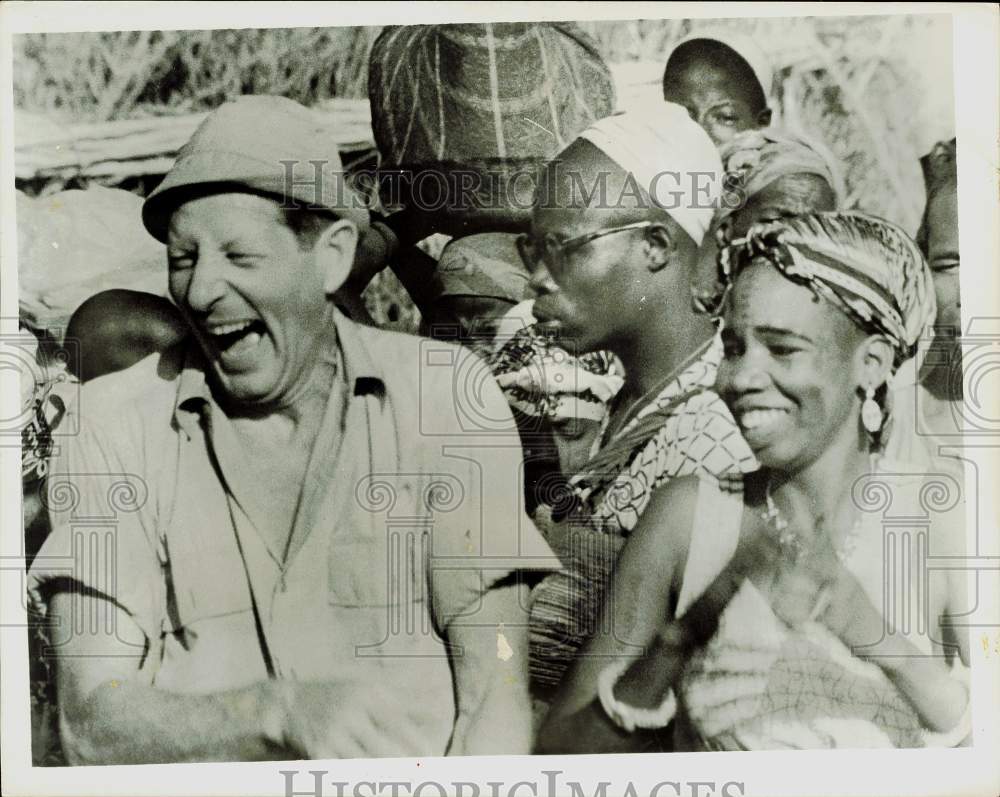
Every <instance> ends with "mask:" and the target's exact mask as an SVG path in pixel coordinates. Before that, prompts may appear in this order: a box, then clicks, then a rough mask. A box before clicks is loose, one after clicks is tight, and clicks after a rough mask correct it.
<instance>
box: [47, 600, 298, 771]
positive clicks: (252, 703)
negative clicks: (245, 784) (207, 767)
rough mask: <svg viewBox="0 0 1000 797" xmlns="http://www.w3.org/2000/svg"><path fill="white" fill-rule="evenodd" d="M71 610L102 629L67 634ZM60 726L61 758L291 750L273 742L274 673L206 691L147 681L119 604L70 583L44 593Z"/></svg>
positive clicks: (131, 759) (256, 756)
mask: <svg viewBox="0 0 1000 797" xmlns="http://www.w3.org/2000/svg"><path fill="white" fill-rule="evenodd" d="M74 612H76V613H77V614H78V615H79V614H80V613H82V616H83V617H87V618H93V619H95V620H96V621H97V622H96V623H95V624H94V625H91V628H98V629H107V628H110V629H113V631H112V632H111V633H97V634H90V633H86V634H79V633H77V634H69V633H66V632H65V631H60V630H59V629H68V628H69V627H70V626H71V619H70V618H71V617H72V615H73V613H74ZM49 616H50V617H52V618H53V620H54V621H55V623H56V625H55V627H56V628H57V630H56V631H54V632H53V639H52V642H53V646H54V651H55V672H56V693H57V696H58V697H57V700H58V708H59V724H60V736H61V739H62V745H63V749H64V751H65V754H66V757H67V759H68V760H69V762H70V763H71V764H129V763H158V762H163V763H173V762H182V761H188V762H192V761H252V760H274V759H285V758H292V757H295V756H293V755H291V754H290V753H289V752H286V751H285V749H284V747H283V746H282V744H281V737H282V730H283V724H284V723H283V710H282V701H281V695H280V694H279V693H278V689H277V688H276V686H275V684H274V682H261V683H258V684H254V685H252V686H250V687H246V688H243V689H237V690H232V691H228V692H220V693H213V694H177V693H171V692H167V691H164V690H161V689H157V688H156V687H154V686H153V685H152V684H151V683H149V678H148V676H145V675H144V674H143V673H142V671H141V670H140V669H139V658H138V657H137V655H136V651H137V650H142V649H143V648H145V649H146V650H147V651H148V640H146V639H145V636H144V634H143V633H142V631H141V630H140V629H139V626H138V625H137V624H136V623H135V621H134V620H133V619H132V618H131V617H130V616H129V614H128V612H126V611H125V610H124V609H122V608H120V607H118V606H116V605H115V604H114V603H113V602H112V601H110V600H108V599H106V598H102V597H98V596H96V595H81V594H79V592H75V593H74V592H60V593H58V594H56V595H54V596H53V597H52V598H51V602H50V605H49Z"/></svg>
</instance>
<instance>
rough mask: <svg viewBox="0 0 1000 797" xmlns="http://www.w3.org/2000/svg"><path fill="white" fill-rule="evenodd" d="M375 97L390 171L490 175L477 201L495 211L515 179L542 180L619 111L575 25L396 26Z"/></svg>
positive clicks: (385, 47)
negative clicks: (571, 147)
mask: <svg viewBox="0 0 1000 797" xmlns="http://www.w3.org/2000/svg"><path fill="white" fill-rule="evenodd" d="M368 92H369V98H370V101H371V108H372V129H373V131H374V134H375V143H376V145H377V146H378V150H379V152H380V153H381V156H382V164H381V166H382V169H383V170H386V169H388V170H394V169H401V170H413V171H420V170H425V169H440V170H442V171H450V170H455V169H470V170H475V171H478V172H479V173H481V174H488V175H490V178H489V179H488V181H487V185H488V186H489V188H488V189H484V190H480V191H478V192H476V193H477V194H478V195H479V200H480V201H483V202H490V203H491V204H490V205H489V207H491V208H495V207H496V205H497V204H500V205H503V204H504V203H505V202H508V203H509V200H510V197H509V194H510V191H508V190H506V182H505V181H506V180H507V179H510V178H511V175H512V174H514V173H515V172H518V173H522V174H523V173H524V172H528V173H531V174H536V173H537V170H538V169H539V168H540V167H541V165H542V164H543V163H544V162H545V161H546V160H548V159H550V158H551V157H552V156H553V155H555V154H556V153H557V152H559V151H560V150H561V149H563V148H564V147H565V146H566V145H567V144H569V143H570V142H571V141H572V140H573V139H574V138H575V137H576V135H577V134H578V133H579V132H580V131H581V130H583V129H584V128H585V127H586V126H587V125H589V124H590V123H592V122H593V121H594V120H595V119H600V118H601V117H604V116H607V115H608V114H610V113H611V112H612V111H614V108H615V89H614V82H613V80H612V77H611V72H610V71H609V69H608V67H607V65H606V64H605V63H604V61H603V60H602V59H601V56H600V55H599V54H598V51H597V47H596V45H595V44H594V42H593V41H591V40H590V38H589V37H588V36H587V35H586V34H585V33H583V31H581V30H580V29H579V28H578V27H577V26H575V25H573V24H570V23H533V24H527V23H503V24H501V23H485V24H478V25H407V26H389V27H387V28H385V30H384V31H383V32H382V33H381V34H380V36H379V37H378V39H377V40H376V41H375V43H374V45H373V47H372V51H371V57H370V61H369V74H368ZM522 182H527V180H523V181H522ZM426 190H427V193H428V194H430V193H433V192H431V191H430V189H426ZM449 204H451V203H450V202H446V203H444V205H445V207H447V206H448V205H449Z"/></svg>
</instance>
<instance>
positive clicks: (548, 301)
mask: <svg viewBox="0 0 1000 797" xmlns="http://www.w3.org/2000/svg"><path fill="white" fill-rule="evenodd" d="M721 176H722V164H721V161H720V159H719V155H718V153H717V151H716V149H715V146H714V145H713V143H712V141H711V139H710V138H709V137H708V135H707V134H706V133H705V131H704V130H703V129H702V128H701V127H700V126H699V125H698V124H696V123H695V122H694V121H692V119H691V118H690V116H689V115H688V113H687V112H686V111H685V109H683V108H681V107H680V106H677V105H674V104H671V103H663V104H662V105H659V106H656V107H650V108H646V109H643V110H642V111H641V112H635V113H626V114H619V115H616V116H612V117H608V118H606V119H602V120H600V121H598V122H596V123H595V124H594V125H592V126H591V127H590V128H588V129H587V130H586V131H584V132H583V133H582V134H581V135H580V136H579V138H578V139H577V140H576V141H574V142H573V143H572V144H570V145H569V146H568V147H567V148H566V149H565V150H564V151H563V152H562V154H561V155H560V156H558V157H557V158H556V160H554V161H553V162H552V163H551V164H549V167H548V170H547V173H546V176H545V180H544V181H543V183H542V185H541V187H540V190H539V194H538V196H537V197H536V203H535V209H534V213H533V216H532V229H531V233H530V234H528V235H526V236H523V237H522V238H521V240H520V242H519V244H520V247H521V253H522V256H523V257H524V259H525V262H526V264H527V265H528V267H529V269H530V270H531V272H532V285H533V286H534V288H535V290H536V292H537V293H538V294H539V298H538V299H537V300H536V302H535V305H534V315H535V317H536V318H538V319H539V320H540V322H541V323H542V324H543V326H544V327H546V328H548V331H550V332H551V333H552V334H553V335H554V336H555V338H556V340H557V342H558V343H559V344H560V345H561V346H562V347H563V348H565V349H566V350H567V351H569V352H570V353H572V354H574V355H582V354H585V353H587V352H593V351H598V350H609V351H610V352H612V353H613V354H615V355H616V356H617V357H618V358H619V360H620V361H621V363H622V365H623V366H624V371H625V383H624V385H623V387H622V388H621V390H619V391H618V392H617V394H616V396H615V398H614V399H613V401H612V402H611V403H610V404H609V408H608V412H607V413H606V414H605V416H604V418H603V420H602V426H601V431H600V434H599V437H598V440H597V442H596V445H595V449H594V453H593V455H592V457H591V459H590V461H589V462H588V463H587V464H586V465H585V466H584V467H583V468H582V470H581V472H579V473H576V474H573V475H572V477H571V479H570V483H571V485H572V487H573V493H574V495H573V500H572V501H570V502H568V503H569V504H570V505H569V506H560V507H557V508H553V509H552V510H550V511H549V512H548V515H546V510H547V508H546V507H544V506H543V507H541V508H540V509H539V511H538V513H537V515H536V522H538V524H539V525H540V526H541V527H542V528H543V530H546V529H547V530H548V534H549V539H550V542H552V543H553V544H554V546H555V547H556V549H557V552H559V553H560V555H561V556H562V558H563V561H564V564H565V565H566V569H565V571H564V572H562V573H559V574H555V575H554V576H551V577H549V578H547V579H546V580H545V581H544V582H543V583H542V584H541V585H540V586H539V587H538V589H537V590H536V593H535V596H534V600H533V608H532V668H533V676H534V678H535V686H536V695H537V696H539V697H540V698H541V699H543V700H545V699H547V698H548V697H549V695H550V693H549V692H548V691H547V690H549V689H551V688H552V687H554V686H555V685H557V684H558V682H559V680H560V679H561V677H562V675H563V673H564V672H565V671H566V668H567V667H568V666H569V664H570V663H571V660H572V657H573V656H574V655H575V653H576V651H577V650H578V649H579V646H580V645H581V644H582V642H583V641H584V639H586V637H587V636H590V635H591V634H592V633H593V632H594V628H593V621H594V620H595V619H596V616H595V613H596V608H597V607H598V606H599V605H600V601H601V597H602V595H603V593H604V591H605V589H606V588H607V584H608V581H609V579H610V575H611V574H610V571H611V568H612V565H613V563H614V560H615V558H616V556H617V554H618V552H619V550H620V549H621V547H622V545H623V544H624V543H625V541H626V539H627V538H628V536H629V535H630V534H632V533H633V532H635V531H636V530H638V529H640V528H641V526H642V517H643V513H644V512H645V510H646V508H647V506H649V505H650V502H651V501H652V502H655V501H656V494H657V489H658V488H659V487H661V486H662V485H663V484H664V483H666V482H667V481H668V480H669V479H671V478H673V477H675V476H678V475H684V474H690V473H701V474H705V475H710V476H716V477H720V476H723V475H724V474H730V473H739V472H743V471H747V470H752V469H753V468H754V467H755V466H756V463H755V462H754V459H753V456H752V455H751V453H750V450H749V448H748V447H747V446H746V443H745V442H744V441H743V439H742V438H741V436H740V434H739V431H738V430H737V428H736V425H735V423H734V422H733V419H732V417H731V415H730V414H729V411H728V410H727V409H726V408H725V406H724V405H723V404H722V402H721V401H720V400H719V398H718V396H716V394H715V393H714V392H713V391H712V389H711V388H712V385H713V384H714V381H715V374H716V370H717V368H718V365H719V361H720V358H721V354H722V348H721V343H720V341H719V339H718V337H717V335H716V330H715V327H714V325H713V323H712V322H711V321H709V320H708V319H706V318H705V317H704V316H701V315H698V314H696V313H695V312H694V310H693V308H692V303H691V281H692V278H693V277H694V274H695V270H696V268H697V255H698V247H699V245H700V243H701V239H702V237H703V236H704V235H705V233H706V231H707V230H708V227H709V225H710V223H711V220H712V216H713V213H714V210H715V206H716V205H717V200H718V197H719V195H720V192H721ZM581 551H586V554H581V553H580V552H581Z"/></svg>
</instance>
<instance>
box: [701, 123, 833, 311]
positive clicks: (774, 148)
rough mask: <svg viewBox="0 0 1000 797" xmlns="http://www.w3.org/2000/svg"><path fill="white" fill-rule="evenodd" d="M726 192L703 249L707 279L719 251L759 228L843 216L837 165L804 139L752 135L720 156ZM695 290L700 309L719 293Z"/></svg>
mask: <svg viewBox="0 0 1000 797" xmlns="http://www.w3.org/2000/svg"><path fill="white" fill-rule="evenodd" d="M720 154H721V156H722V164H723V168H724V169H725V172H726V177H725V182H726V192H725V193H724V194H723V196H722V201H721V204H720V207H719V210H718V211H717V213H716V215H715V219H714V221H713V229H714V235H711V236H706V238H705V242H704V243H703V245H702V251H701V255H700V257H701V263H702V264H703V265H704V268H703V270H702V273H709V272H714V269H715V263H716V261H717V259H718V255H719V251H720V250H721V249H723V248H725V247H726V246H727V245H728V244H729V243H730V242H731V241H733V240H736V239H739V238H742V237H743V236H745V235H746V232H747V230H748V229H750V227H751V226H752V225H754V224H756V223H759V222H765V221H779V220H781V219H788V218H792V217H793V216H798V215H800V214H802V213H815V212H819V211H833V210H840V209H841V208H842V207H843V204H844V200H845V195H846V191H845V188H844V181H843V178H842V176H841V173H840V168H839V166H838V165H837V162H836V159H835V158H834V157H833V156H832V155H831V154H830V152H828V151H827V149H826V148H825V147H824V146H823V145H822V144H819V143H818V142H816V141H813V140H811V139H809V138H806V137H805V136H801V135H799V134H797V133H793V132H791V131H788V130H782V129H780V128H776V127H769V128H766V129H763V130H747V131H746V132H743V133H740V134H739V135H737V136H736V137H735V138H733V139H732V140H730V141H728V142H726V143H725V144H724V145H723V146H722V148H721V150H720ZM716 290H717V288H716V287H714V286H713V287H712V288H710V289H709V290H708V291H707V292H706V291H702V290H696V293H695V300H696V303H701V304H704V303H705V301H706V299H707V298H711V297H712V296H713V295H714V294H715V293H716Z"/></svg>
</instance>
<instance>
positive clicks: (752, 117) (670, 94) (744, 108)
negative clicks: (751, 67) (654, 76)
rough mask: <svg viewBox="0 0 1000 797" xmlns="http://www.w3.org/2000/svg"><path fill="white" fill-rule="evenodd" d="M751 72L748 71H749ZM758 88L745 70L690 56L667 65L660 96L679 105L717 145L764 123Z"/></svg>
mask: <svg viewBox="0 0 1000 797" xmlns="http://www.w3.org/2000/svg"><path fill="white" fill-rule="evenodd" d="M751 75H752V73H751ZM759 93H760V92H759V89H758V87H757V86H756V81H755V79H754V78H752V77H751V76H750V75H748V74H747V70H746V69H739V68H735V67H727V66H724V65H723V64H720V63H713V62H712V61H710V60H708V59H698V58H690V59H685V60H683V61H682V62H681V63H680V64H679V65H677V66H671V65H668V68H667V71H666V73H665V74H664V76H663V98H664V99H665V100H667V101H668V102H673V103H676V104H678V105H682V106H683V107H685V108H686V109H687V111H688V113H689V114H690V115H691V118H692V119H694V121H696V122H697V123H698V124H699V125H701V127H702V128H703V129H704V130H705V132H706V133H708V135H709V137H710V138H711V139H712V141H714V142H715V144H716V146H721V145H722V144H723V143H725V142H726V141H729V140H730V139H731V138H733V137H734V136H735V135H736V134H737V133H741V132H743V131H744V130H755V129H757V128H759V127H764V126H766V125H767V124H768V123H769V121H770V113H769V112H768V111H767V109H766V108H761V107H760V104H759Z"/></svg>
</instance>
